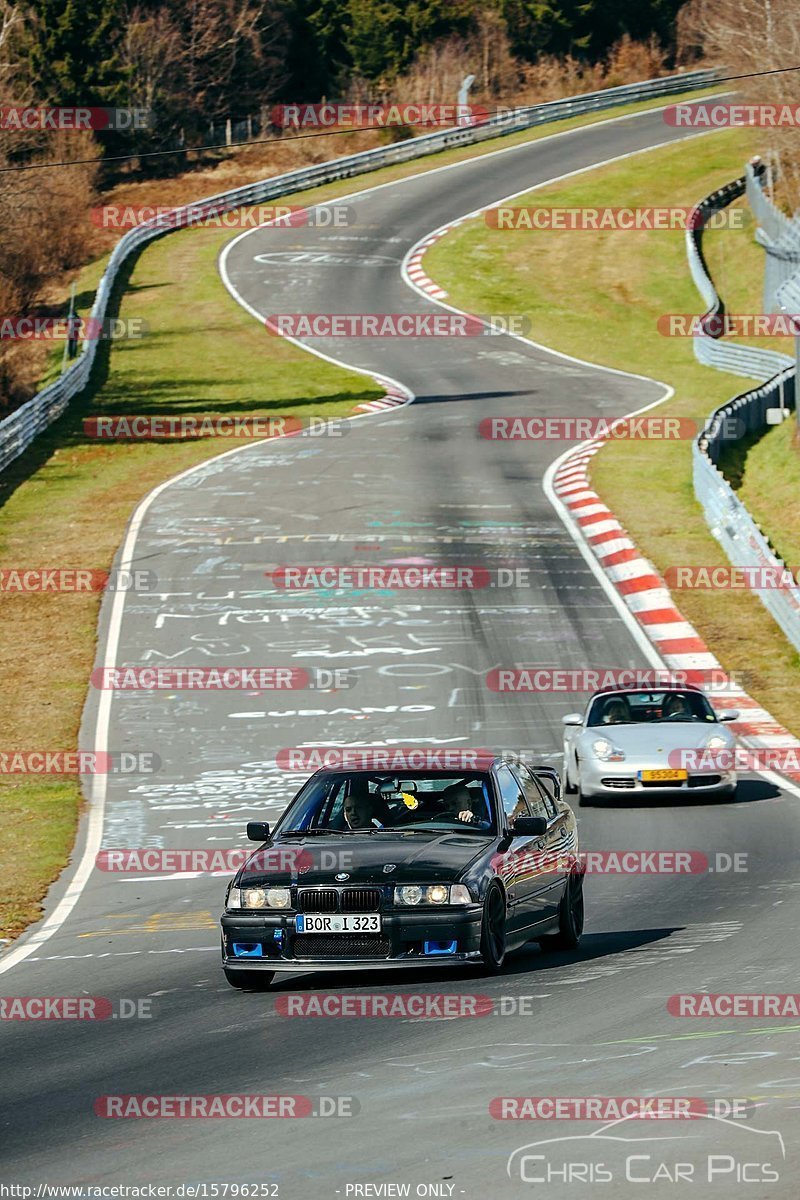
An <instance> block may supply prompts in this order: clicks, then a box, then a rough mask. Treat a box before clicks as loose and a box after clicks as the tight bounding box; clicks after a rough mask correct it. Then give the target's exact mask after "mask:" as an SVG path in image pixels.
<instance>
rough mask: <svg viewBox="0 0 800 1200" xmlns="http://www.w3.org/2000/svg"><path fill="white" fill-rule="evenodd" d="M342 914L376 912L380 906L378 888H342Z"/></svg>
mask: <svg viewBox="0 0 800 1200" xmlns="http://www.w3.org/2000/svg"><path fill="white" fill-rule="evenodd" d="M340 897H341V905H342V912H359V913H360V912H378V910H379V909H380V906H381V893H380V889H379V888H363V887H352V888H342V890H341V893H340Z"/></svg>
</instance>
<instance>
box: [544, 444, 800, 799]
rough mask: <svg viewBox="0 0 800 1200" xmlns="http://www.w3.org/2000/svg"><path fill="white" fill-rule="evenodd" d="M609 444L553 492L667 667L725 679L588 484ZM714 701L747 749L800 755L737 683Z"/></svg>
mask: <svg viewBox="0 0 800 1200" xmlns="http://www.w3.org/2000/svg"><path fill="white" fill-rule="evenodd" d="M605 444H606V443H605V442H603V441H592V442H585V443H584V444H583V445H581V446H577V447H576V448H575V450H573V451H572V452H571V453H570V454H567V456H566V457H565V458H564V459H563V461H562V462H561V464H560V466H559V467H558V469H557V471H556V473H555V475H554V477H553V490H554V491H555V494H556V496H557V497H558V499H559V500H560V501H561V503H562V504H563V505H564V506H565V508H566V509H567V511H568V513H569V516H570V517H571V519H572V521H573V523H574V525H575V527H576V528H577V530H578V531H579V532H580V534H581V537H582V539H583V541H584V542H585V543H586V544H587V546H588V547H589V548H590V550H591V551H592V553H593V554H594V556H595V558H596V559H597V560H598V562H599V564H600V566H601V567H602V569H603V571H604V573H605V575H606V576H607V578H608V579H609V581H610V582H611V584H612V585H613V586H614V588H615V589H616V591H617V592H618V594H619V595H620V597H621V598H622V600H623V602H624V604H625V605H626V607H627V609H628V611H629V612H630V614H631V615H632V616H633V618H634V619H635V620H636V622H637V623H638V625H639V626H640V628H641V630H642V631H643V633H644V634H645V636H646V637H647V638H648V640H649V641H650V642H651V643H652V645H653V646H654V647H655V649H656V650H657V652H658V654H659V656H660V658H661V659H662V660H663V662H664V664H665V666H666V667H667V668H668V669H669V670H674V671H688V670H695V671H698V670H702V671H714V672H715V675H716V676H717V677H718V678H720V679H721V678H722V677H723V675H724V668H723V667H722V665H721V663H720V662H719V660H718V659H717V658H716V657H715V655H713V654H712V653H711V651H710V650H709V649H708V646H707V645H706V644H705V642H704V641H703V639H702V638H701V637H700V635H699V634H698V632H697V630H696V629H695V628H694V626H693V625H692V624H691V623H690V622H689V621H687V620H686V618H685V617H684V616H683V615H682V613H681V612H679V610H678V609H677V608H676V607H675V602H674V600H673V599H672V595H671V594H670V591H669V589H668V587H667V585H666V584H665V582H664V580H663V579H662V578H661V576H660V575H659V574H658V571H657V570H656V568H655V567H654V566H653V564H652V563H651V562H649V561H648V560H647V559H646V558H644V557H643V555H642V554H640V552H639V551H638V550H637V548H636V546H635V545H634V543H633V541H632V540H631V538H630V537H629V536H628V533H627V531H626V530H625V529H624V528H623V526H622V525H620V523H619V521H618V520H617V518H616V517H615V516H614V514H613V513H612V512H611V510H610V509H609V508H608V506H607V505H606V504H604V503H603V501H602V500H601V498H600V496H599V495H598V494H597V492H595V491H593V489H592V488H591V487H590V485H589V465H590V463H591V461H592V458H593V457H594V455H595V454H597V452H598V451H599V450H601V449H602V448H603V446H604V445H605ZM717 673H718V674H717ZM713 701H714V707H715V708H719V709H726V708H727V709H731V708H738V709H739V711H740V712H741V714H742V715H741V719H740V720H737V721H732V722H731V729H732V730H733V731H734V733H735V734H736V735H737V737H738V738H740V740H741V741H742V743H743V744H744V745H745V746H747V747H748V748H750V749H758V748H761V749H772V748H777V747H780V748H781V749H794V748H797V749H798V750H800V740H799V739H798V738H796V737H794V736H793V735H792V734H791V733H789V731H788V729H785V728H784V727H783V725H780V724H779V723H778V722H777V721H776V720H775V718H774V717H773V716H772V715H771V713H769V712H767V710H766V709H765V708H762V707H761V705H760V704H759V703H758V701H757V700H754V699H753V697H752V696H750V695H748V693H747V692H746V691H745V690H744V689H743V688H740V687H738V686H737V685H736V684H735V683H734V682H733V680H729V681H728V685H727V686H726V688H725V691H724V693H723V694H720V693H719V692H718V691H717V690H715V692H714V696H713ZM781 773H782V774H785V775H787V776H788V777H789V778H790V779H793V780H798V779H800V772H798V771H783V772H781Z"/></svg>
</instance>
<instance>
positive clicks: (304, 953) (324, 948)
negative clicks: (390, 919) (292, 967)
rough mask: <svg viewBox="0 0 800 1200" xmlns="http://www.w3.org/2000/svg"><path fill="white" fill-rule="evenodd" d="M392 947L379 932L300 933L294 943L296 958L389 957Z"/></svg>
mask: <svg viewBox="0 0 800 1200" xmlns="http://www.w3.org/2000/svg"><path fill="white" fill-rule="evenodd" d="M390 949H391V947H390V945H389V941H388V939H387V938H383V937H380V936H378V935H377V934H347V933H344V934H336V935H335V936H333V935H332V936H331V937H329V936H328V935H327V934H325V933H311V934H303V933H298V935H297V936H296V937H295V939H294V943H293V953H294V956H295V958H388V957H389V951H390Z"/></svg>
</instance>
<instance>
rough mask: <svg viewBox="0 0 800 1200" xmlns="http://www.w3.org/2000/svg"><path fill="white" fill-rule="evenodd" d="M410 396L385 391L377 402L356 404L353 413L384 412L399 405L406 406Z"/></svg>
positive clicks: (366, 401)
mask: <svg viewBox="0 0 800 1200" xmlns="http://www.w3.org/2000/svg"><path fill="white" fill-rule="evenodd" d="M409 400H410V396H409V394H408V392H400V391H391V390H390V391H387V392H386V395H385V396H380V397H379V398H378V399H377V400H365V401H364V402H363V404H357V405H356V406H355V408H354V410H353V411H354V412H371V413H374V412H384V411H385V410H386V409H389V408H399V407H400V405H401V404H408V403H409Z"/></svg>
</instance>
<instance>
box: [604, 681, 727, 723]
mask: <svg viewBox="0 0 800 1200" xmlns="http://www.w3.org/2000/svg"><path fill="white" fill-rule="evenodd" d="M716 719H717V718H716V716H715V714H714V710H713V709H712V708H711V705H710V704H709V703H708V701H707V700H706V698H705V696H704V695H703V694H702V692H693V691H685V692H681V691H674V690H670V691H663V692H648V691H643V692H610V693H609V692H606V693H604V694H603V695H602V696H595V698H594V700H593V701H592V705H591V708H590V709H589V716H588V719H587V722H586V724H587V725H589V726H592V727H597V726H607V725H642V724H651V723H653V722H656V721H669V722H670V723H671V724H675V723H679V722H697V721H700V722H703V723H704V724H705V723H707V722H712V721H716Z"/></svg>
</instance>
